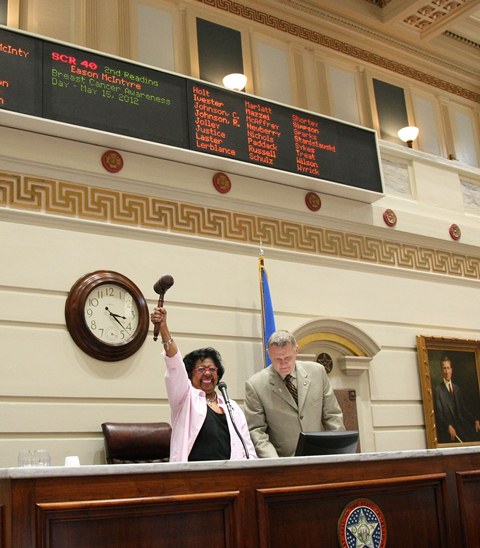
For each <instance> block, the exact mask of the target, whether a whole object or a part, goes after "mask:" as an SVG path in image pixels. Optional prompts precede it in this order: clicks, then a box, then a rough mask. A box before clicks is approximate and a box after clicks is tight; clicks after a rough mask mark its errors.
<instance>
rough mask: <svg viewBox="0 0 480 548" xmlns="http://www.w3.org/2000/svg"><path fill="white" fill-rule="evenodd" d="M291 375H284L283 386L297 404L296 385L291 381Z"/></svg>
mask: <svg viewBox="0 0 480 548" xmlns="http://www.w3.org/2000/svg"><path fill="white" fill-rule="evenodd" d="M292 379H293V377H292V375H287V376H286V377H285V386H286V387H287V388H288V391H289V392H290V394H291V395H292V397H293V399H294V400H295V403H296V404H297V405H298V392H297V387H296V386H295V385H294V384H293V382H292Z"/></svg>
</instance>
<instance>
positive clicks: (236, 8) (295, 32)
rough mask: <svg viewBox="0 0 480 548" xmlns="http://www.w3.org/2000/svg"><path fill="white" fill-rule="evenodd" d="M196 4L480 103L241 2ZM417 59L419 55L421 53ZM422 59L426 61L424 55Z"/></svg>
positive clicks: (479, 97) (479, 98) (478, 99)
mask: <svg viewBox="0 0 480 548" xmlns="http://www.w3.org/2000/svg"><path fill="white" fill-rule="evenodd" d="M197 2H200V3H202V4H205V5H207V6H210V7H213V8H217V9H219V10H221V11H224V12H227V13H230V14H232V15H236V16H238V17H242V18H244V19H248V20H249V21H253V22H254V23H259V24H261V25H265V26H266V27H268V28H269V29H272V28H273V29H275V30H277V31H280V32H284V33H287V34H290V35H292V36H296V37H298V38H301V39H303V40H308V41H309V42H312V43H314V44H317V45H319V46H322V47H324V48H327V49H332V50H334V51H336V52H338V53H341V54H343V55H347V56H349V57H353V58H354V59H359V60H361V61H364V62H366V63H369V64H371V65H375V66H378V67H381V68H382V69H386V70H389V71H391V72H395V73H397V74H400V75H401V76H404V77H406V78H411V79H413V80H416V81H418V82H422V83H423V84H427V85H430V86H432V87H435V88H438V89H440V90H442V91H445V92H447V93H452V94H453V95H458V96H459V97H463V98H464V99H468V100H470V101H473V102H475V103H480V93H477V92H475V91H472V90H469V89H466V88H463V87H461V86H458V85H456V84H454V83H452V82H447V81H445V80H442V79H441V78H437V77H436V76H432V75H431V74H427V73H425V72H422V71H420V70H417V69H415V68H413V67H410V66H408V65H404V64H403V63H399V62H397V61H394V60H392V59H388V58H387V57H383V56H381V55H379V54H378V53H373V52H371V51H368V50H366V49H363V48H360V47H358V46H356V45H353V44H349V43H348V42H342V41H341V40H337V39H336V38H332V37H331V36H327V35H325V34H321V33H320V32H317V31H315V30H312V29H310V28H306V27H302V26H300V25H298V24H296V23H292V22H291V21H287V20H285V19H281V18H279V17H277V16H275V15H272V14H270V13H266V12H263V11H259V10H256V9H254V8H252V7H250V6H246V5H244V4H240V3H239V2H235V1H233V0H197ZM398 47H402V48H404V44H402V45H400V44H399V46H398ZM417 55H419V53H418V52H417ZM423 56H424V57H425V55H424V54H423ZM457 70H458V67H457Z"/></svg>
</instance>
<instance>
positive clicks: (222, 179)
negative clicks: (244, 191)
mask: <svg viewBox="0 0 480 548" xmlns="http://www.w3.org/2000/svg"><path fill="white" fill-rule="evenodd" d="M212 182H213V186H214V187H215V190H216V191H217V192H220V194H226V193H227V192H230V190H231V189H232V182H231V181H230V177H229V176H228V175H226V174H225V173H215V175H214V176H213V179H212Z"/></svg>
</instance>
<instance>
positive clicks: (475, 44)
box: [443, 30, 480, 49]
mask: <svg viewBox="0 0 480 548" xmlns="http://www.w3.org/2000/svg"><path fill="white" fill-rule="evenodd" d="M443 35H444V36H446V37H447V38H451V39H452V40H456V41H457V42H461V43H462V44H466V45H467V46H471V47H472V48H476V49H480V42H474V41H473V40H470V39H469V38H465V36H460V35H459V34H456V33H454V32H452V31H450V30H446V31H445V32H444V33H443ZM479 39H480V37H479Z"/></svg>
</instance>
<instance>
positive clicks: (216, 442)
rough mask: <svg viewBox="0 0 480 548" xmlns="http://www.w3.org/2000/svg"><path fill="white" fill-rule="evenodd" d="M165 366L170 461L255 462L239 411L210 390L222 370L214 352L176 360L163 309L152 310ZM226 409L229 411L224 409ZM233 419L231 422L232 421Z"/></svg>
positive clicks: (177, 353)
mask: <svg viewBox="0 0 480 548" xmlns="http://www.w3.org/2000/svg"><path fill="white" fill-rule="evenodd" d="M151 319H152V322H153V323H155V324H156V323H158V324H159V325H160V336H161V338H162V343H163V347H164V352H163V355H164V358H165V363H166V366H167V370H166V372H165V384H166V386H167V393H168V399H169V401H170V407H171V413H172V438H171V443H170V461H171V462H185V461H199V460H228V459H232V460H238V459H247V458H256V454H255V449H254V447H253V443H252V441H251V439H250V434H249V431H248V426H247V421H246V419H245V415H244V414H243V411H242V410H241V409H240V407H239V406H238V404H237V403H236V402H234V401H233V400H230V401H229V402H225V401H224V399H223V398H222V396H221V395H220V394H218V393H217V391H216V390H215V389H216V387H217V385H218V383H219V381H220V380H221V378H222V376H223V374H224V372H225V369H224V367H223V365H222V362H221V357H220V354H219V353H218V352H217V351H216V350H215V349H214V348H201V349H199V350H194V351H193V352H190V353H189V354H187V355H186V356H185V358H184V359H183V360H182V356H181V354H180V351H179V350H178V347H177V345H176V343H175V341H174V340H173V338H172V336H171V334H170V331H169V329H168V325H167V311H166V310H165V308H163V307H157V308H155V309H154V311H153V312H152V315H151ZM228 405H230V411H231V416H230V412H229V410H228ZM232 419H233V421H232Z"/></svg>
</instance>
